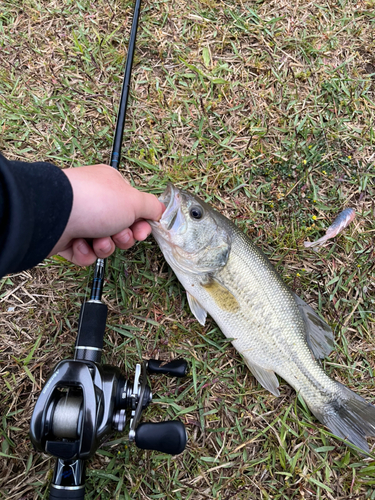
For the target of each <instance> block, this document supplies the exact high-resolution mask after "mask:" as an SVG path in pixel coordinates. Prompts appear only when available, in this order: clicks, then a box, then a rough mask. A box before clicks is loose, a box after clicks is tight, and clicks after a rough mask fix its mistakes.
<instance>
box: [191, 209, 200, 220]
mask: <svg viewBox="0 0 375 500" xmlns="http://www.w3.org/2000/svg"><path fill="white" fill-rule="evenodd" d="M189 213H190V217H192V218H193V219H197V220H199V219H201V218H202V217H203V209H202V208H201V207H199V206H195V207H191V209H190V212H189Z"/></svg>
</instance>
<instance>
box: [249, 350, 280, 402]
mask: <svg viewBox="0 0 375 500" xmlns="http://www.w3.org/2000/svg"><path fill="white" fill-rule="evenodd" d="M243 358H244V360H245V363H246V365H247V367H248V368H249V370H250V371H251V373H252V374H253V375H254V377H255V378H256V379H257V381H258V382H259V383H260V385H262V386H263V387H264V388H265V389H267V391H270V392H271V393H272V394H273V395H274V396H280V392H279V389H278V387H279V381H278V380H277V377H276V375H275V372H274V371H272V370H267V369H266V368H262V367H261V366H259V365H257V364H256V363H254V362H253V361H249V359H248V358H247V357H245V356H243Z"/></svg>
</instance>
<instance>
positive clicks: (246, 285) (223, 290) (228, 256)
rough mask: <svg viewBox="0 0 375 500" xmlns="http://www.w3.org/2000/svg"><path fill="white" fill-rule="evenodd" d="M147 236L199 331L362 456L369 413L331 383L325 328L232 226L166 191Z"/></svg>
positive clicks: (373, 421)
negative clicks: (292, 395) (210, 324)
mask: <svg viewBox="0 0 375 500" xmlns="http://www.w3.org/2000/svg"><path fill="white" fill-rule="evenodd" d="M160 200H161V201H162V202H164V203H165V204H166V205H167V209H166V211H165V212H164V214H163V216H162V218H161V219H160V221H159V222H153V221H150V224H151V226H152V234H153V236H154V237H155V239H156V241H157V242H158V244H159V246H160V248H161V250H162V252H163V254H164V257H165V259H166V260H167V262H168V263H169V265H170V266H171V267H172V269H173V271H174V272H175V274H176V276H177V278H178V279H179V281H180V282H181V284H182V285H183V286H184V288H185V290H186V292H187V297H188V302H189V305H190V308H191V310H192V312H193V314H194V315H195V317H196V318H197V319H198V321H199V322H200V323H201V324H202V325H203V324H205V321H206V316H207V314H209V315H210V316H211V317H212V318H213V319H214V320H215V321H216V323H217V325H218V326H219V328H220V329H221V331H222V332H223V334H224V335H225V336H226V337H228V338H229V339H231V341H232V344H233V346H234V347H235V348H236V349H237V351H238V352H239V353H240V354H241V355H242V356H243V358H244V360H245V362H246V364H247V366H248V367H249V369H250V370H251V372H252V373H253V375H254V376H255V377H256V378H257V380H258V381H259V382H260V383H261V384H262V385H263V387H265V388H266V389H268V390H269V391H271V392H272V393H273V394H274V395H276V396H278V395H279V390H278V386H279V382H278V379H277V377H276V375H275V374H278V375H279V376H280V377H282V378H283V379H284V380H285V381H286V382H288V383H289V384H290V385H291V386H292V387H293V388H294V389H295V390H296V391H297V392H298V393H299V394H300V395H301V396H302V397H303V398H304V400H305V401H306V403H307V405H308V406H309V408H310V410H311V411H312V412H313V414H314V415H315V416H316V417H317V418H318V419H319V420H320V421H321V422H322V423H323V424H325V425H326V426H327V427H328V428H329V429H330V430H331V431H332V432H333V433H334V434H336V435H337V436H339V437H341V438H344V439H347V440H348V441H349V442H350V443H352V444H354V445H356V446H358V447H359V448H361V449H362V450H364V451H365V452H367V451H368V444H367V441H366V436H375V407H374V406H372V405H371V404H370V403H368V402H367V401H365V400H364V399H363V398H362V397H360V396H358V395H357V394H355V393H354V392H352V391H351V390H350V389H348V388H347V387H345V386H344V385H342V384H340V383H339V382H337V381H335V380H333V379H331V378H330V377H329V376H328V375H327V374H326V373H325V372H324V370H323V369H322V367H321V366H320V364H319V363H318V361H317V358H318V359H320V358H323V357H325V356H326V355H328V354H329V353H330V352H331V350H332V347H333V334H332V331H331V330H330V328H329V327H328V325H327V324H326V323H325V322H324V321H323V320H322V319H321V318H320V317H319V316H318V315H317V314H316V313H315V312H314V311H313V309H311V307H310V306H308V305H307V304H306V303H305V302H304V301H303V300H302V299H300V298H299V297H297V296H296V295H295V294H294V293H293V292H292V291H291V290H290V289H289V288H288V287H287V286H286V284H285V283H284V282H283V280H282V278H281V277H280V275H279V274H278V273H277V272H276V270H275V269H274V267H273V266H272V264H271V263H270V262H269V260H268V259H267V257H266V256H265V255H264V254H263V252H262V251H261V250H260V249H259V248H257V247H256V246H255V245H254V244H253V243H252V242H251V240H250V239H249V238H248V237H247V236H246V235H245V234H244V233H242V232H241V231H240V230H239V229H238V228H237V226H236V225H235V224H233V223H232V222H231V221H230V220H228V219H227V218H226V217H224V216H223V215H222V214H220V213H219V212H217V211H215V210H214V209H213V208H212V207H210V206H209V205H207V204H206V203H204V202H203V201H202V200H200V199H199V198H198V197H197V196H195V195H192V194H190V193H188V192H186V191H182V190H179V189H178V188H176V187H175V186H172V185H169V186H168V188H167V190H166V191H165V193H163V195H162V196H161V197H160Z"/></svg>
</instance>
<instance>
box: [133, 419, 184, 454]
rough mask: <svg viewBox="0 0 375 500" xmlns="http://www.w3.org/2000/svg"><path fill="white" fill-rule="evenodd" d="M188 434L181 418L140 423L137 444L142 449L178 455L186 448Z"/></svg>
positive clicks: (136, 432)
mask: <svg viewBox="0 0 375 500" xmlns="http://www.w3.org/2000/svg"><path fill="white" fill-rule="evenodd" d="M186 443H187V434H186V430H185V426H184V424H183V423H182V422H180V421H179V420H170V421H169V422H159V423H144V424H140V425H139V426H138V427H137V430H136V431H135V444H136V445H137V446H138V448H141V449H142V450H155V451H161V452H162V453H168V454H169V455H178V454H179V453H182V452H183V451H184V449H185V446H186Z"/></svg>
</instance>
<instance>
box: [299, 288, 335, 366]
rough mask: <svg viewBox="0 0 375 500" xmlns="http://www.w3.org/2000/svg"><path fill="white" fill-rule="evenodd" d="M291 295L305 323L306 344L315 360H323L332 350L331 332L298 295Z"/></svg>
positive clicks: (332, 339)
mask: <svg viewBox="0 0 375 500" xmlns="http://www.w3.org/2000/svg"><path fill="white" fill-rule="evenodd" d="M293 295H294V299H295V301H296V303H297V306H298V308H299V310H300V312H301V315H302V317H303V321H304V322H305V327H306V341H307V344H308V346H309V347H310V350H311V352H312V353H313V354H314V356H315V357H316V358H317V359H323V358H325V357H326V356H328V354H329V353H330V352H331V351H332V350H333V348H334V338H333V332H332V330H331V328H330V327H329V326H328V325H327V323H326V322H325V321H324V320H323V319H322V318H321V317H320V316H318V314H317V313H316V312H315V311H314V309H312V308H311V307H310V306H309V305H308V304H306V302H304V301H303V300H302V299H301V298H300V297H298V295H296V294H293Z"/></svg>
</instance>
